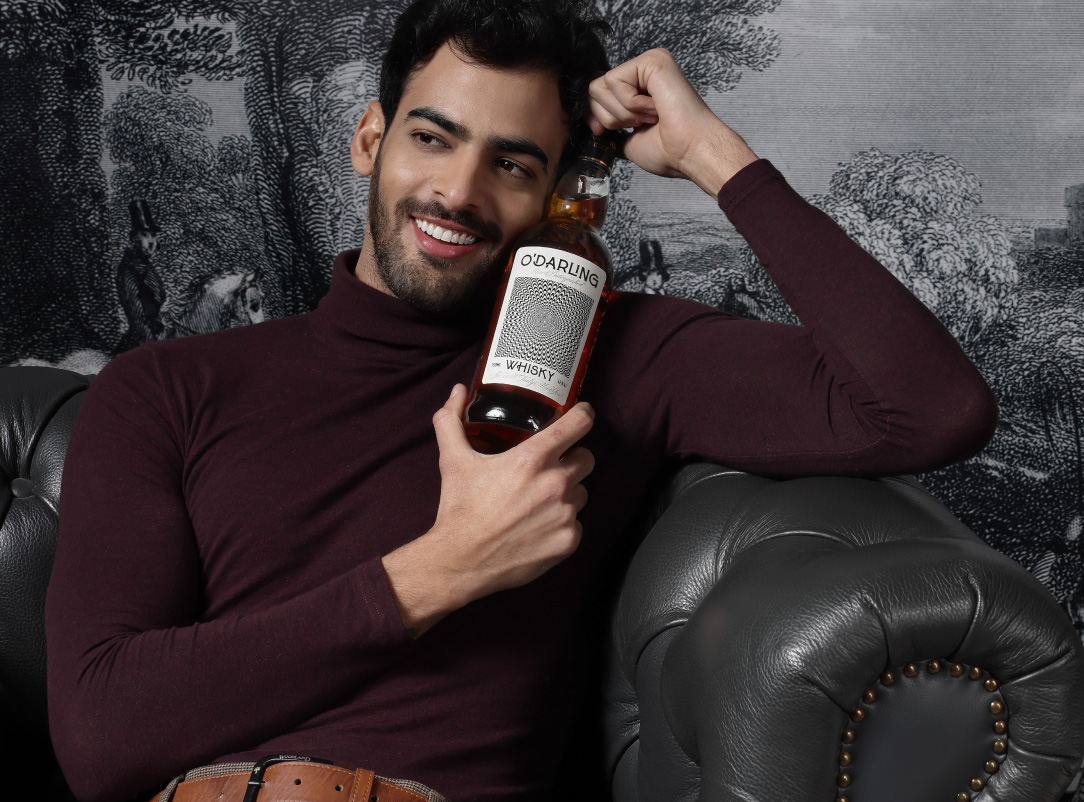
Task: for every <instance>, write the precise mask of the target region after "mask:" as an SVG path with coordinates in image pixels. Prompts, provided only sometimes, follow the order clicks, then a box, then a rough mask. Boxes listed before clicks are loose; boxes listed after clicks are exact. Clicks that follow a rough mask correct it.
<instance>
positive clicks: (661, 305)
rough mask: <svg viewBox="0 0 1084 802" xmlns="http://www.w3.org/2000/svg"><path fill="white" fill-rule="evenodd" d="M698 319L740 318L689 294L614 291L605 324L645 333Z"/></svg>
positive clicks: (667, 329)
mask: <svg viewBox="0 0 1084 802" xmlns="http://www.w3.org/2000/svg"><path fill="white" fill-rule="evenodd" d="M699 319H711V320H720V321H722V320H741V318H739V317H737V316H735V315H731V314H729V313H728V312H723V311H722V310H720V309H716V308H715V307H714V306H708V305H707V304H705V303H701V302H700V301H691V300H689V299H687V298H676V297H674V296H671V295H651V294H648V293H642V292H615V293H613V295H612V296H611V297H610V301H609V304H608V305H607V308H606V323H605V324H604V325H605V326H607V327H612V328H623V329H624V328H628V329H630V330H634V331H637V332H639V333H640V334H642V335H646V334H648V333H650V332H652V331H659V332H669V331H673V330H674V329H675V328H677V327H680V326H683V325H685V324H688V323H690V322H693V321H695V320H699Z"/></svg>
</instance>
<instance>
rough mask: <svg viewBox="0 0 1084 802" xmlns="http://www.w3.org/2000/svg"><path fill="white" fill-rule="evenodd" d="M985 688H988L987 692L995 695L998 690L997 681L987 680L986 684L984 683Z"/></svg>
mask: <svg viewBox="0 0 1084 802" xmlns="http://www.w3.org/2000/svg"><path fill="white" fill-rule="evenodd" d="M983 687H984V688H986V690H988V691H989V692H990V693H993V692H994V691H996V690H997V680H996V679H994V678H993V677H991V678H990V679H988V680H986V682H985V683H983Z"/></svg>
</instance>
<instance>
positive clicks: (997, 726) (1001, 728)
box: [994, 721, 1009, 735]
mask: <svg viewBox="0 0 1084 802" xmlns="http://www.w3.org/2000/svg"><path fill="white" fill-rule="evenodd" d="M1008 728H1009V725H1008V724H1006V723H1005V722H1004V721H995V722H994V732H996V733H997V734H998V735H1004V734H1005V730H1007V729H1008Z"/></svg>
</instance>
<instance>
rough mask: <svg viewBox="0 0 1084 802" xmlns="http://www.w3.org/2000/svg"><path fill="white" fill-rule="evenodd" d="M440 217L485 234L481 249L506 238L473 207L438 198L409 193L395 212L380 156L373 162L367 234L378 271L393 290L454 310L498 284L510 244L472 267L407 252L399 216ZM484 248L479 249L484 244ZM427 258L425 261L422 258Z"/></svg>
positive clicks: (430, 306)
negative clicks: (384, 187)
mask: <svg viewBox="0 0 1084 802" xmlns="http://www.w3.org/2000/svg"><path fill="white" fill-rule="evenodd" d="M412 215H413V216H423V217H436V218H441V219H445V220H449V221H451V222H453V223H458V224H459V225H462V226H466V227H468V228H470V229H472V230H474V231H476V232H478V233H479V234H481V235H482V236H483V237H485V239H486V243H485V244H483V245H482V248H483V249H485V248H490V249H492V246H491V245H490V243H499V242H501V241H502V239H503V234H502V232H501V229H500V227H499V226H498V225H497V224H496V223H491V222H488V221H485V220H482V219H480V218H479V217H478V216H477V215H474V214H472V213H470V212H450V211H448V210H447V209H445V208H444V207H443V206H441V205H440V204H438V203H435V202H433V203H421V202H420V201H417V200H415V199H414V198H411V197H406V198H403V199H402V200H401V201H399V202H398V203H397V204H396V205H395V210H394V216H393V214H392V213H391V212H390V211H389V210H388V208H387V206H386V204H384V203H383V201H382V200H381V198H380V159H379V157H378V158H377V161H376V164H375V165H374V167H373V175H372V179H371V180H370V184H369V212H368V217H369V234H370V236H372V238H373V256H374V258H375V260H376V272H377V275H379V276H380V278H381V280H382V281H383V282H384V285H385V286H386V287H387V288H388V290H389V291H390V292H391V294H392V295H394V296H395V297H396V298H399V299H400V300H402V301H406V302H407V303H408V304H410V305H411V306H414V307H416V308H418V309H422V310H424V311H426V312H451V311H456V310H459V309H462V308H464V307H467V306H470V305H471V304H472V303H473V302H475V301H478V300H480V297H481V296H482V295H492V294H493V292H494V290H495V289H496V286H497V283H498V281H499V279H500V276H501V273H502V271H503V269H504V265H505V262H506V261H507V259H508V253H509V250H508V248H500V249H498V250H491V252H490V254H489V255H488V256H486V257H484V258H481V259H478V260H477V261H475V262H473V264H470V265H469V266H466V267H464V266H461V265H459V264H457V263H456V261H454V260H450V259H441V258H439V257H436V256H433V255H432V254H428V253H424V252H422V253H418V254H417V255H416V256H415V255H413V254H410V255H408V254H407V252H406V250H405V248H404V247H403V245H402V240H401V238H400V235H399V231H398V230H397V227H396V221H398V220H408V219H409V218H410V217H411V216H412ZM480 250H481V249H480ZM423 261H424V262H428V265H429V266H428V269H427V267H426V265H424V264H421V263H420V262H423Z"/></svg>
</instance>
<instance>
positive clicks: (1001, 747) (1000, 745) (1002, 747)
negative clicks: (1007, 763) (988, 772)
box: [994, 741, 1009, 755]
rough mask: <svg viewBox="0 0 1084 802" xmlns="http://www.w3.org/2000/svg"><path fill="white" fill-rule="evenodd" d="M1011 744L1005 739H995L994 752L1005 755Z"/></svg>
mask: <svg viewBox="0 0 1084 802" xmlns="http://www.w3.org/2000/svg"><path fill="white" fill-rule="evenodd" d="M1008 748H1009V745H1008V744H1007V743H1005V742H1004V741H994V754H995V755H1003V754H1005V752H1006V751H1008Z"/></svg>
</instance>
